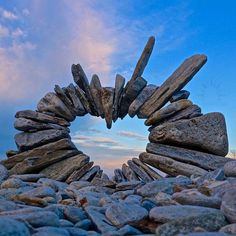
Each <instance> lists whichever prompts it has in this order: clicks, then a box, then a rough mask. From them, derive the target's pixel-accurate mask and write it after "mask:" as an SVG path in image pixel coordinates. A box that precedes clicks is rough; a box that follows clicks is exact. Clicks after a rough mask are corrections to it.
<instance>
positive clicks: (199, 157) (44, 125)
mask: <svg viewBox="0 0 236 236" xmlns="http://www.w3.org/2000/svg"><path fill="white" fill-rule="evenodd" d="M154 42H155V40H154V37H150V38H149V40H148V42H147V44H146V46H145V48H144V50H143V52H142V55H141V57H140V59H139V61H138V63H137V65H136V67H135V70H134V73H133V75H132V77H131V79H130V80H129V81H128V83H127V84H126V85H125V79H124V77H122V76H121V75H117V76H116V80H115V87H114V88H112V87H102V85H101V83H100V80H99V78H98V76H97V75H93V77H92V79H91V82H90V83H89V81H88V79H87V77H86V74H85V73H84V71H83V69H82V67H81V65H79V64H78V65H72V74H73V78H74V82H75V84H76V85H74V84H72V83H71V84H70V85H69V86H67V87H63V88H61V87H59V86H58V85H56V86H55V88H54V92H49V93H47V94H46V95H45V96H44V97H43V98H42V99H41V100H40V101H39V103H38V105H37V110H36V111H32V110H24V111H19V112H17V113H16V121H15V128H16V129H18V130H20V131H22V132H21V133H18V134H16V136H15V142H16V144H17V147H18V151H17V152H8V153H7V155H8V159H7V160H4V161H2V163H3V164H4V165H5V166H6V167H7V168H8V169H9V170H10V174H25V173H39V172H40V173H42V174H43V175H46V176H47V177H50V178H53V179H56V180H60V181H66V182H68V183H69V182H72V181H75V180H88V181H97V180H98V179H101V178H102V179H107V178H108V177H107V176H106V175H105V174H103V173H102V170H101V169H100V167H99V166H93V162H90V158H89V157H88V156H87V155H86V154H83V153H82V152H81V151H79V150H78V149H77V148H76V147H75V145H74V144H73V143H72V141H71V138H70V134H69V128H68V127H69V125H70V122H72V121H73V120H74V119H75V118H76V117H77V116H84V115H85V114H87V113H89V114H90V115H92V116H100V117H101V118H105V121H106V124H107V128H109V129H110V128H111V126H112V121H113V122H115V121H116V120H117V119H118V118H121V119H123V118H124V117H125V116H126V115H127V114H129V115H130V116H131V117H134V116H135V115H137V117H138V118H142V119H146V121H145V124H146V125H148V126H151V127H150V128H149V131H150V135H149V140H150V141H151V143H149V144H147V152H145V153H141V154H140V156H139V159H138V158H133V159H132V160H129V161H128V165H126V164H123V166H122V168H121V169H115V171H114V173H115V176H114V180H116V181H117V182H120V181H123V180H138V179H142V180H144V181H151V180H153V179H158V178H161V176H160V175H159V174H158V173H157V172H156V171H155V170H154V169H153V168H150V166H149V165H151V166H153V167H155V168H157V169H160V170H161V171H163V172H165V173H167V174H168V175H171V176H177V175H180V174H181V175H186V176H190V175H192V174H196V175H203V174H205V173H206V172H207V171H209V170H215V169H217V168H219V167H222V166H223V165H224V164H225V163H226V162H227V161H228V160H229V159H228V158H225V157H224V156H225V155H226V154H227V152H228V140H227V133H226V125H225V120H224V116H223V115H222V114H220V113H209V114H206V115H202V114H201V109H200V108H199V107H198V106H197V105H194V104H192V102H191V101H190V100H188V97H189V95H190V93H189V92H188V91H185V90H181V89H182V88H183V87H184V86H185V85H186V84H187V83H188V82H189V81H190V80H191V79H192V78H193V76H194V75H195V74H196V73H197V72H198V70H199V69H200V68H201V67H202V66H203V65H204V64H205V62H206V61H207V58H206V56H204V55H194V56H192V57H190V58H188V59H186V60H185V61H184V62H183V63H182V64H181V65H180V67H179V68H177V70H176V71H175V72H174V73H173V74H172V75H171V76H170V77H169V78H168V79H167V80H166V81H165V82H164V83H163V84H162V85H161V86H160V87H158V86H155V85H148V84H147V81H146V80H145V79H144V78H142V77H141V76H142V74H143V71H144V69H145V67H146V65H147V62H148V60H149V57H150V55H151V52H152V49H153V46H154ZM169 101H170V104H169V105H167V106H165V105H166V104H167V102H169ZM186 147H187V148H186ZM147 164H148V165H147Z"/></svg>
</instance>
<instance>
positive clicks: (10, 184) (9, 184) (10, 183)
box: [1, 178, 27, 189]
mask: <svg viewBox="0 0 236 236" xmlns="http://www.w3.org/2000/svg"><path fill="white" fill-rule="evenodd" d="M26 186H27V184H26V183H25V182H23V181H22V180H20V179H16V178H10V179H7V180H5V181H4V182H2V184H1V189H3V188H6V189H9V188H21V187H26Z"/></svg>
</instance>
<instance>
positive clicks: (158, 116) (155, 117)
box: [145, 99, 193, 126]
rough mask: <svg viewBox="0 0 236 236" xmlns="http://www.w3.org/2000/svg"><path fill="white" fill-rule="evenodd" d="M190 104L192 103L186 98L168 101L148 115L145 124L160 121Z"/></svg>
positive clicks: (148, 124)
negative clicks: (168, 102) (165, 104)
mask: <svg viewBox="0 0 236 236" xmlns="http://www.w3.org/2000/svg"><path fill="white" fill-rule="evenodd" d="M191 105H193V103H192V102H191V101H190V100H187V99H181V100H178V101H176V102H173V103H170V104H169V105H167V106H166V107H163V108H161V109H160V110H158V111H155V112H154V113H153V114H152V115H151V116H149V117H148V119H147V120H146V121H145V125H147V126H150V125H154V124H156V123H160V122H161V121H163V120H165V119H167V118H169V117H171V116H173V115H174V114H176V113H177V112H179V111H181V110H183V109H186V108H188V107H190V106H191Z"/></svg>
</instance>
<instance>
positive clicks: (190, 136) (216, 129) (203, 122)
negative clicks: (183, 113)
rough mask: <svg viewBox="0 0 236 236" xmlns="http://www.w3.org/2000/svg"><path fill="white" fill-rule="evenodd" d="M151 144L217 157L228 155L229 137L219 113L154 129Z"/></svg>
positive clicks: (150, 136)
mask: <svg viewBox="0 0 236 236" xmlns="http://www.w3.org/2000/svg"><path fill="white" fill-rule="evenodd" d="M149 140H150V141H151V142H154V143H156V142H160V143H168V144H174V145H179V146H184V147H189V148H190V149H198V150H199V151H200V150H202V151H206V152H209V153H213V154H216V155H221V156H226V155H227V153H228V137H227V130H226V124H225V118H224V116H223V115H222V114H221V113H219V112H213V113H208V114H206V115H203V116H200V117H196V118H192V119H190V120H180V121H176V122H174V123H164V124H163V125H159V126H157V127H156V128H154V129H153V130H152V131H151V133H150V135H149Z"/></svg>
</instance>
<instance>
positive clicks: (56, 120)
mask: <svg viewBox="0 0 236 236" xmlns="http://www.w3.org/2000/svg"><path fill="white" fill-rule="evenodd" d="M15 117H16V118H26V119H31V120H35V121H39V122H42V123H53V124H57V125H61V126H70V123H69V122H68V121H67V120H65V119H63V118H60V117H57V116H49V115H47V114H44V113H41V112H37V111H32V110H23V111H18V112H17V113H16V115H15Z"/></svg>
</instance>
